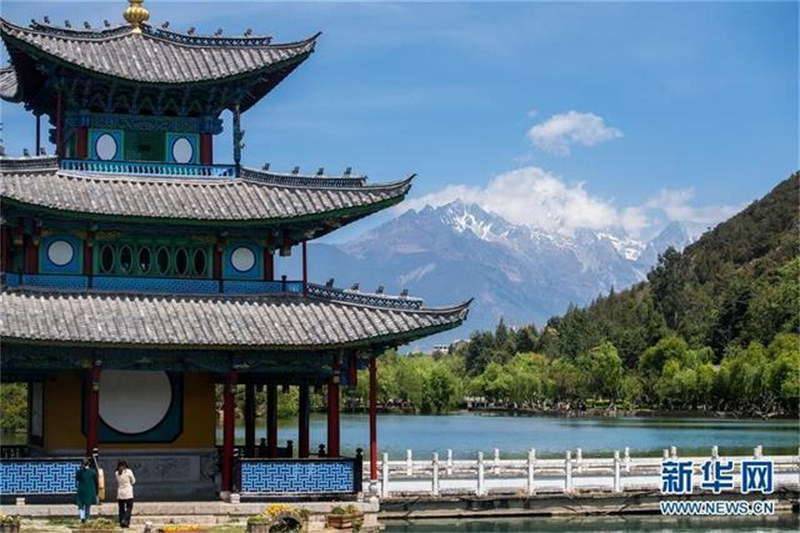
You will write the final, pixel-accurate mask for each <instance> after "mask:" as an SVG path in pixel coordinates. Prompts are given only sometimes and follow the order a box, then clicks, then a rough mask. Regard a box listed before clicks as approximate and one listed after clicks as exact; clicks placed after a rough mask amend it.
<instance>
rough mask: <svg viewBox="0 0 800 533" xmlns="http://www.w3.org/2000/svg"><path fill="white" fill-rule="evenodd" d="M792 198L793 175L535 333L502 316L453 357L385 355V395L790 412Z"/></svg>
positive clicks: (428, 402) (798, 298) (437, 404)
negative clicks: (629, 280)
mask: <svg viewBox="0 0 800 533" xmlns="http://www.w3.org/2000/svg"><path fill="white" fill-rule="evenodd" d="M799 200H800V174H794V175H793V176H791V177H790V178H788V179H787V180H785V181H783V182H782V183H780V184H779V185H778V186H776V187H775V188H774V189H773V190H772V191H771V192H770V193H769V194H768V195H767V196H765V197H764V198H763V199H761V200H759V201H756V202H754V203H753V204H751V205H750V206H749V207H747V208H746V209H745V210H743V211H742V212H741V213H739V214H737V215H736V216H734V217H733V218H731V219H729V220H728V221H726V222H724V223H722V224H720V225H719V226H717V227H716V228H715V229H713V230H712V231H710V232H708V233H707V234H705V235H704V236H703V237H702V238H700V239H699V240H698V241H697V242H696V243H695V244H693V245H691V246H690V247H688V248H687V249H686V250H684V252H682V253H680V252H677V251H675V250H672V249H670V250H668V251H666V252H665V253H664V254H662V255H661V256H660V257H659V261H658V265H657V266H656V267H655V268H654V269H653V270H652V271H651V272H650V273H649V274H648V277H647V281H646V282H642V283H640V284H638V285H636V286H634V287H633V288H631V289H628V290H625V291H622V292H613V291H612V292H611V294H609V295H608V296H605V297H602V298H598V299H597V300H595V301H594V302H592V303H591V305H589V306H587V307H585V308H578V307H571V308H570V309H569V310H568V311H567V312H566V313H565V314H564V315H563V316H558V317H553V318H551V319H550V320H549V321H548V322H547V324H546V326H545V327H544V328H542V329H541V331H539V330H537V329H536V328H535V327H533V326H528V327H525V328H521V329H519V330H516V331H512V330H510V329H509V328H507V327H506V326H505V325H504V324H503V323H502V322H501V323H500V324H499V325H498V327H497V329H496V331H494V332H478V333H475V334H473V335H472V337H471V339H470V342H469V343H468V344H466V345H463V346H460V347H459V348H457V349H456V350H455V351H454V353H452V354H450V356H448V357H443V358H439V359H434V358H431V357H424V356H409V357H397V356H396V355H387V356H385V358H384V360H383V361H382V364H381V367H380V372H381V392H382V395H383V399H384V400H386V399H389V398H395V397H400V398H403V399H405V400H408V401H409V402H410V403H411V404H412V405H414V406H415V407H416V408H417V409H422V410H440V409H443V408H447V406H453V405H454V404H455V403H456V402H457V399H458V398H460V397H461V396H463V395H476V396H478V395H479V396H486V397H489V398H491V399H493V400H496V401H498V402H500V403H501V404H502V403H509V404H515V405H516V406H517V407H528V408H534V409H535V408H548V409H552V408H556V407H557V408H560V409H570V410H572V409H575V406H576V405H586V404H587V403H588V404H590V405H602V406H609V405H610V404H611V402H614V403H615V405H617V406H625V407H651V408H659V409H706V410H723V411H729V412H733V413H737V414H740V415H761V416H771V415H776V414H796V413H797V411H798V401H800V375H799V374H800V341H799V340H798V331H799V330H800V308H799V307H798V305H799V302H800V284H799V283H798V277H800V255H799V254H798V246H799V245H800V241H799V239H798V236H799V234H798V231H799V230H800V223H799V220H798V215H799V213H800V209H799V208H798V201H799ZM415 391H416V392H415ZM362 392H363V391H362Z"/></svg>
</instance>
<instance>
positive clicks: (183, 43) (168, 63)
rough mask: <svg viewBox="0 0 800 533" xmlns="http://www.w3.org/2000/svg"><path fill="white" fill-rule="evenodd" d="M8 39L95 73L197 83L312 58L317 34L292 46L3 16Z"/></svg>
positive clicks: (2, 25)
mask: <svg viewBox="0 0 800 533" xmlns="http://www.w3.org/2000/svg"><path fill="white" fill-rule="evenodd" d="M0 34H2V36H3V38H4V39H5V40H11V41H13V42H15V43H22V44H23V45H26V46H29V47H32V48H33V49H36V50H39V51H40V53H43V54H45V55H46V56H49V57H51V58H54V59H56V60H59V61H62V62H66V63H68V64H71V65H73V66H75V67H79V68H82V69H85V70H89V71H91V72H96V73H99V74H104V75H108V76H113V77H116V78H121V79H124V80H130V81H134V82H145V83H192V82H198V81H207V80H220V79H225V78H232V77H236V76H241V75H245V74H248V73H252V72H257V71H260V70H262V69H265V68H268V67H271V66H273V65H278V64H281V63H285V62H289V61H291V60H293V59H299V58H301V57H305V56H307V55H308V54H309V53H310V52H312V51H313V50H314V44H315V37H316V36H315V37H312V38H310V39H306V40H304V41H298V42H295V43H287V44H276V45H273V44H269V40H268V39H264V38H260V37H255V38H237V39H229V38H214V37H193V36H188V35H181V34H176V33H173V32H168V31H164V30H159V29H155V28H152V27H150V26H146V25H145V26H143V32H142V33H141V34H136V33H133V32H132V28H131V27H130V26H123V27H120V28H115V29H112V30H103V31H96V30H90V31H83V30H68V29H64V28H54V27H50V26H45V25H42V24H36V25H34V26H33V27H32V28H26V27H22V26H17V25H15V24H12V23H10V22H8V21H6V20H4V19H0Z"/></svg>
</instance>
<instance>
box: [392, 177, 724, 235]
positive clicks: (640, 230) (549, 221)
mask: <svg viewBox="0 0 800 533" xmlns="http://www.w3.org/2000/svg"><path fill="white" fill-rule="evenodd" d="M693 198H694V191H693V190H691V189H681V190H669V189H663V190H661V191H660V193H659V194H658V195H657V196H655V197H653V198H651V199H649V200H647V201H646V202H645V203H643V204H641V205H634V206H617V205H615V204H614V202H612V201H610V200H606V199H603V198H600V197H598V196H593V195H592V194H590V192H589V191H587V190H586V187H585V184H584V183H582V182H579V183H574V184H569V183H566V182H565V181H564V180H562V179H561V178H560V177H558V176H556V175H554V174H552V173H550V172H548V171H546V170H544V169H542V168H540V167H536V166H526V167H521V168H518V169H515V170H511V171H509V172H505V173H503V174H500V175H498V176H495V177H494V178H492V179H491V180H490V181H489V183H488V184H487V185H486V186H485V187H473V186H467V185H448V186H447V187H445V188H444V189H442V190H440V191H436V192H434V193H431V194H428V195H425V196H422V197H420V198H414V199H410V200H407V201H406V202H403V204H401V206H398V208H397V209H398V210H399V209H402V210H406V209H415V210H419V209H421V208H423V207H425V206H426V205H430V206H432V207H439V206H442V205H445V204H448V203H450V202H452V201H454V200H461V201H462V202H465V203H474V204H477V205H479V206H480V207H482V208H483V209H485V210H487V211H491V212H493V213H496V214H498V215H500V216H501V217H503V218H505V219H506V220H508V221H509V222H511V223H514V224H524V225H527V226H529V227H533V228H541V229H543V230H545V231H551V232H558V233H562V234H566V235H570V234H572V233H573V232H574V231H575V230H576V229H578V228H590V229H602V228H608V227H622V228H623V229H624V230H625V231H626V232H627V233H628V234H629V235H631V236H633V237H639V236H641V235H642V234H645V233H652V232H653V231H657V230H658V229H659V226H662V225H663V224H664V223H665V220H667V221H677V222H685V223H690V224H695V225H701V224H702V225H703V226H704V227H705V226H708V225H713V224H716V223H718V222H720V221H722V220H724V219H726V218H728V217H730V216H731V215H733V214H734V213H736V212H737V211H738V210H739V208H737V207H731V206H727V205H711V206H692V205H690V202H691V200H692V199H693Z"/></svg>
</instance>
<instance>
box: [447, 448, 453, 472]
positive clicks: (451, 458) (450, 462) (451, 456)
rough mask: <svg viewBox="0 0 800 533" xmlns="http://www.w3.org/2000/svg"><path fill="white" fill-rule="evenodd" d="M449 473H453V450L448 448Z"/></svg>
mask: <svg viewBox="0 0 800 533" xmlns="http://www.w3.org/2000/svg"><path fill="white" fill-rule="evenodd" d="M447 475H448V476H452V475H453V450H449V449H448V450H447Z"/></svg>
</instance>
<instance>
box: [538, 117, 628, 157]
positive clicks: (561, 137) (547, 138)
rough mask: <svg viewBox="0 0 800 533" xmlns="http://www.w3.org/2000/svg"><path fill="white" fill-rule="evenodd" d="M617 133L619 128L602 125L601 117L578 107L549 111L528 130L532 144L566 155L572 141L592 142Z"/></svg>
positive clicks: (617, 135) (588, 144)
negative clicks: (543, 119) (557, 111)
mask: <svg viewBox="0 0 800 533" xmlns="http://www.w3.org/2000/svg"><path fill="white" fill-rule="evenodd" d="M620 137H622V132H621V131H620V130H618V129H617V128H612V127H610V126H606V124H605V121H604V120H603V118H602V117H599V116H597V115H595V114H594V113H580V112H578V111H567V112H566V113H561V114H558V115H553V116H552V117H550V118H549V119H547V120H545V121H544V122H540V123H539V124H536V125H535V126H533V127H532V128H531V129H530V130H528V139H530V141H531V142H532V143H533V145H534V146H535V147H537V148H539V149H541V150H544V151H545V152H550V153H553V154H557V155H568V154H569V150H570V146H572V145H576V144H581V145H584V146H594V145H595V144H597V143H601V142H604V141H610V140H613V139H619V138H620Z"/></svg>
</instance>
